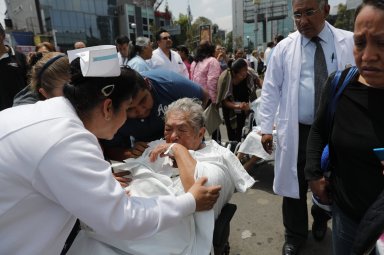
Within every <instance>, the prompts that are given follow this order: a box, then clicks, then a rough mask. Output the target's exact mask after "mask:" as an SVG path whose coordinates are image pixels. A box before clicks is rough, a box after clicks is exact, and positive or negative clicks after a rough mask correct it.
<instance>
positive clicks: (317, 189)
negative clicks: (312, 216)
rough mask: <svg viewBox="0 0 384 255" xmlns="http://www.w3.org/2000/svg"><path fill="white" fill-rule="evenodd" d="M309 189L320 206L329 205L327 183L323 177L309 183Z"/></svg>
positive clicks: (329, 197) (329, 198)
mask: <svg viewBox="0 0 384 255" xmlns="http://www.w3.org/2000/svg"><path fill="white" fill-rule="evenodd" d="M309 187H310V188H311V190H312V193H313V194H314V195H315V196H317V197H318V198H319V200H320V202H321V203H322V204H327V205H329V204H331V203H332V198H331V194H330V189H329V181H328V180H327V179H325V178H324V177H323V178H321V179H318V180H314V181H310V182H309Z"/></svg>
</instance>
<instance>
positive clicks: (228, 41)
mask: <svg viewBox="0 0 384 255" xmlns="http://www.w3.org/2000/svg"><path fill="white" fill-rule="evenodd" d="M224 47H225V48H226V49H227V51H228V52H233V33H232V31H231V32H229V33H227V35H226V37H225V44H224Z"/></svg>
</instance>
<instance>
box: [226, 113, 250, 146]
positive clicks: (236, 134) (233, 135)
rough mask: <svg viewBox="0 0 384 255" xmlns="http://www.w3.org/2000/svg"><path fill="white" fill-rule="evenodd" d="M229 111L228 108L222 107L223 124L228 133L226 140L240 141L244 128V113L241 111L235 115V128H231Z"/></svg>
mask: <svg viewBox="0 0 384 255" xmlns="http://www.w3.org/2000/svg"><path fill="white" fill-rule="evenodd" d="M230 111H231V110H229V109H228V108H225V107H223V117H224V122H225V126H226V128H227V133H228V140H229V141H238V142H240V141H241V135H242V132H243V127H244V126H245V119H246V118H247V116H246V115H245V112H244V111H241V113H238V114H236V128H232V127H231V121H233V120H231V117H234V116H230Z"/></svg>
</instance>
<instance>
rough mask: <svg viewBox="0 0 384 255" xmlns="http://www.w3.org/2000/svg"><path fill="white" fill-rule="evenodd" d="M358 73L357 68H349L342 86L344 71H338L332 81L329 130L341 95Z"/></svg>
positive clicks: (328, 119) (328, 117) (328, 120)
mask: <svg viewBox="0 0 384 255" xmlns="http://www.w3.org/2000/svg"><path fill="white" fill-rule="evenodd" d="M357 73H358V69H357V67H356V66H353V67H351V68H349V70H348V73H347V75H346V76H345V78H344V80H343V81H342V83H341V84H340V79H341V76H342V74H343V71H337V72H336V73H335V76H334V77H333V79H332V81H331V97H330V104H329V105H328V114H327V115H328V116H327V126H328V128H331V125H332V122H333V117H334V115H335V112H336V105H337V102H338V101H339V98H340V96H341V94H342V93H343V91H344V89H345V87H346V86H347V85H348V84H349V82H350V81H351V80H352V79H353V77H355V75H356V74H357Z"/></svg>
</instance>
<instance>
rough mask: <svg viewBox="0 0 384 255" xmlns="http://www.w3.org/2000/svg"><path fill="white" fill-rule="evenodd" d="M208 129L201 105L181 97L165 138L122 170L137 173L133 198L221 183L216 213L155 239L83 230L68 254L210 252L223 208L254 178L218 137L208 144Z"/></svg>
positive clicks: (171, 109)
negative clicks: (123, 238) (124, 237)
mask: <svg viewBox="0 0 384 255" xmlns="http://www.w3.org/2000/svg"><path fill="white" fill-rule="evenodd" d="M204 133H205V128H204V118H203V108H202V106H201V105H200V104H199V103H197V102H196V101H195V100H193V99H190V98H182V99H179V100H177V101H176V102H174V103H172V104H171V105H169V106H168V109H167V111H166V113H165V131H164V136H165V141H163V140H159V141H154V142H152V143H151V144H149V146H150V147H149V148H148V149H147V150H146V151H145V152H144V154H143V155H142V156H141V157H140V158H137V159H129V160H127V161H126V165H125V166H120V167H119V168H120V169H123V168H124V169H129V170H130V171H131V172H132V175H131V178H132V182H131V183H130V185H129V186H128V187H127V190H129V193H130V195H131V196H132V197H136V196H141V197H143V196H144V197H147V196H154V195H160V194H174V195H175V196H180V195H183V194H184V193H185V192H186V191H187V190H188V189H190V187H191V185H193V183H194V182H195V180H196V179H198V178H200V177H202V176H206V177H208V184H214V185H220V186H221V187H222V190H221V191H220V197H219V199H218V200H217V202H216V204H215V206H214V208H213V211H209V212H205V213H203V214H200V213H197V214H196V213H195V214H194V217H192V218H187V217H186V218H184V219H183V221H181V222H180V223H179V224H178V226H176V227H174V228H171V229H168V230H167V231H163V232H162V233H161V234H157V235H156V236H155V237H151V238H146V239H143V240H136V241H130V242H127V241H118V240H112V239H110V238H108V237H103V236H100V235H95V234H94V233H90V232H89V231H82V232H81V233H80V236H79V237H78V238H77V240H76V241H75V244H74V246H73V248H72V249H71V251H70V252H69V254H70V255H76V254H79V255H80V254H81V252H83V254H84V253H86V254H103V253H104V254H125V253H128V254H153V251H154V249H156V254H164V255H165V254H209V252H210V249H211V246H212V234H213V227H214V220H215V219H216V218H217V216H218V215H219V213H220V211H221V209H222V207H223V206H224V205H225V204H226V203H227V202H228V201H229V200H230V198H231V196H232V194H233V193H234V191H235V189H236V190H237V191H239V192H245V191H246V189H248V188H249V187H251V186H252V185H253V184H254V182H255V181H254V180H253V179H252V177H251V176H249V175H248V174H247V173H246V171H245V170H244V168H243V167H242V166H241V164H240V162H239V161H238V160H237V158H236V156H235V155H234V154H233V153H232V152H231V151H230V150H228V149H227V148H225V147H222V146H220V145H218V144H217V143H216V142H215V141H209V142H204V141H203V138H204ZM84 232H87V233H84ZM105 243H106V244H108V245H105ZM110 246H113V247H114V248H111V247H110ZM107 251H108V252H110V253H107Z"/></svg>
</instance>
